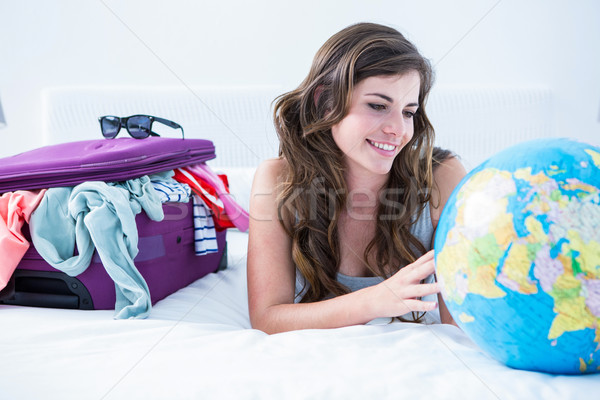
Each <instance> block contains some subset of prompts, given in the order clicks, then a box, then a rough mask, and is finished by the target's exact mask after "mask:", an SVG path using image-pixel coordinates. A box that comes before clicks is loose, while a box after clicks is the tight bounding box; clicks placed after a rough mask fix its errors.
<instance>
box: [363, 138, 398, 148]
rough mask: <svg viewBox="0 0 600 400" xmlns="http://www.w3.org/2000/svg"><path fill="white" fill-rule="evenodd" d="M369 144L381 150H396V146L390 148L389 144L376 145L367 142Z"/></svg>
mask: <svg viewBox="0 0 600 400" xmlns="http://www.w3.org/2000/svg"><path fill="white" fill-rule="evenodd" d="M369 143H371V144H372V145H373V146H375V147H377V148H378V149H381V150H386V151H392V150H395V149H396V146H392V145H391V144H385V143H378V142H374V141H372V140H369Z"/></svg>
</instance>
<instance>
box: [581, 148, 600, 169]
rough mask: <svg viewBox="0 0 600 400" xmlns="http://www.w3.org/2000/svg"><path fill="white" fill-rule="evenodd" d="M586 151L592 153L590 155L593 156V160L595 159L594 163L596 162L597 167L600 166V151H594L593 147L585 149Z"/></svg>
mask: <svg viewBox="0 0 600 400" xmlns="http://www.w3.org/2000/svg"><path fill="white" fill-rule="evenodd" d="M584 151H585V152H586V153H588V154H589V155H590V157H592V161H594V164H596V167H597V168H600V153H598V152H597V151H594V150H592V149H585V150H584Z"/></svg>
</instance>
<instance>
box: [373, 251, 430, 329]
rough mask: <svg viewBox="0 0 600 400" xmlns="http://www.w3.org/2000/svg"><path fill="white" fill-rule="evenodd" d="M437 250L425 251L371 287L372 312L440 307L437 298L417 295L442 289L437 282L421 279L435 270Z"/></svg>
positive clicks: (395, 313) (389, 313) (382, 313)
mask: <svg viewBox="0 0 600 400" xmlns="http://www.w3.org/2000/svg"><path fill="white" fill-rule="evenodd" d="M434 267H435V266H434V260H433V250H431V251H429V252H427V253H425V254H424V255H423V256H422V257H420V258H419V259H418V260H416V261H415V262H414V263H412V264H409V265H407V266H405V267H404V268H402V269H401V270H400V271H398V272H396V273H395V274H394V275H392V276H391V277H390V278H388V279H386V280H385V281H383V282H381V283H380V284H378V285H375V286H372V287H370V288H367V289H365V290H371V291H372V293H371V295H370V296H369V298H372V301H371V306H372V312H373V314H374V315H376V316H377V317H396V316H398V315H403V314H406V313H408V312H411V311H431V310H434V309H435V308H436V307H437V302H435V301H422V300H418V299H417V298H419V297H423V296H427V295H430V294H434V293H439V291H440V287H439V284H438V283H437V282H434V283H421V281H422V280H423V279H425V278H426V277H428V276H429V275H431V274H433V273H434V271H435V268H434Z"/></svg>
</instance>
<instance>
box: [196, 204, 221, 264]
mask: <svg viewBox="0 0 600 400" xmlns="http://www.w3.org/2000/svg"><path fill="white" fill-rule="evenodd" d="M192 199H193V201H194V241H195V245H196V255H197V256H203V255H205V254H210V253H216V252H218V251H219V248H218V245H217V231H216V230H215V223H214V221H213V217H212V213H211V211H210V208H208V207H207V206H206V204H205V203H204V200H202V198H201V197H200V196H198V195H197V194H194V195H192Z"/></svg>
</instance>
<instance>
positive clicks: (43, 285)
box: [0, 269, 94, 310]
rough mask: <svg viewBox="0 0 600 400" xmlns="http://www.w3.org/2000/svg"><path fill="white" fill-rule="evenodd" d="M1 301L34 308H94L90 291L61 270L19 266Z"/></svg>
mask: <svg viewBox="0 0 600 400" xmlns="http://www.w3.org/2000/svg"><path fill="white" fill-rule="evenodd" d="M9 288H10V293H3V296H1V298H0V303H3V304H12V305H23V306H31V307H50V308H70V309H80V310H93V309H94V303H93V301H92V296H91V295H90V292H89V291H88V290H87V289H86V287H85V285H84V284H83V283H81V281H80V280H79V279H77V278H74V277H72V276H69V275H67V274H65V273H64V272H61V271H34V270H27V269H17V270H15V272H14V273H13V275H12V277H11V278H10V282H9V284H8V285H7V289H9Z"/></svg>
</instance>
